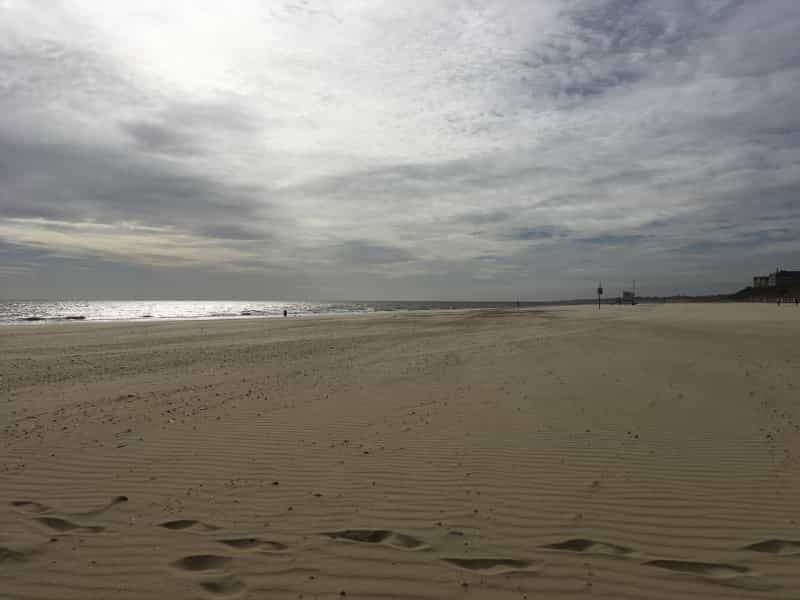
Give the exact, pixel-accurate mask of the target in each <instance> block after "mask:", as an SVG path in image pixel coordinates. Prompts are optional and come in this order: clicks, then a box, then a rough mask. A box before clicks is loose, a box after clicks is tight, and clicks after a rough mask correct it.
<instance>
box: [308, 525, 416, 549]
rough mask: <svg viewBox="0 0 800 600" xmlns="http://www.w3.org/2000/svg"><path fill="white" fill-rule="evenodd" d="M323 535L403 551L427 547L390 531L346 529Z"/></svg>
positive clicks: (408, 536)
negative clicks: (381, 545)
mask: <svg viewBox="0 0 800 600" xmlns="http://www.w3.org/2000/svg"><path fill="white" fill-rule="evenodd" d="M322 535H326V536H328V537H329V538H331V539H334V540H347V541H350V542H358V543H362V544H383V545H386V546H391V547H393V548H401V549H403V550H419V549H422V548H425V547H427V546H426V544H425V542H423V541H421V540H418V539H417V538H414V537H411V536H410V535H405V534H403V533H396V532H394V531H389V530H388V529H345V530H344V531H330V532H325V533H323V534H322Z"/></svg>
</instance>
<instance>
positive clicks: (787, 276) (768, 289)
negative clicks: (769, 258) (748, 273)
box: [753, 269, 800, 297]
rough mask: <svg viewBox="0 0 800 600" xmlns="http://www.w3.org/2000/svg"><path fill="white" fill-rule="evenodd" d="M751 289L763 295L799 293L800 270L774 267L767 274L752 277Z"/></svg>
mask: <svg viewBox="0 0 800 600" xmlns="http://www.w3.org/2000/svg"><path fill="white" fill-rule="evenodd" d="M753 289H754V290H755V291H756V292H758V293H761V294H766V296H764V297H772V296H775V295H776V294H777V295H779V296H780V295H785V294H795V295H796V294H798V293H800V271H786V270H783V269H775V271H774V272H772V273H770V274H769V275H756V276H755V277H753Z"/></svg>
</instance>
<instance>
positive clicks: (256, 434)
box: [0, 304, 800, 600]
mask: <svg viewBox="0 0 800 600" xmlns="http://www.w3.org/2000/svg"><path fill="white" fill-rule="evenodd" d="M799 365H800V309H796V308H795V307H794V306H783V307H780V308H778V307H776V306H774V305H757V304H749V305H660V306H656V305H652V306H646V305H640V306H636V307H604V308H603V310H601V311H598V310H597V309H596V308H592V307H580V308H561V309H548V310H539V311H523V312H505V313H503V312H464V313H439V314H432V313H431V314H416V315H388V316H387V315H372V316H364V317H336V318H332V317H331V318H290V319H279V320H235V321H194V322H149V323H127V324H126V323H123V324H119V323H118V324H93V323H72V324H66V325H52V326H33V325H25V326H14V327H4V328H2V329H0V426H1V428H0V598H3V599H4V600H5V599H7V598H13V599H34V598H36V599H60V600H73V599H74V600H78V599H80V600H88V599H93V598H103V599H106V598H114V599H119V600H123V599H131V600H133V599H137V600H138V599H142V598H171V599H179V598H208V599H211V600H213V599H216V598H252V599H257V598H270V599H282V598H293V599H294V598H301V597H302V598H341V597H347V598H365V599H366V598H500V599H502V598H556V599H559V598H564V599H566V598H585V597H587V596H589V595H590V596H593V597H599V598H692V597H695V598H797V597H798V594H800V394H798V387H800V371H798V366H799Z"/></svg>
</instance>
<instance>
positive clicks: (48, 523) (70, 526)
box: [34, 517, 105, 533]
mask: <svg viewBox="0 0 800 600" xmlns="http://www.w3.org/2000/svg"><path fill="white" fill-rule="evenodd" d="M34 520H35V521H37V522H39V523H41V524H42V525H44V526H45V527H47V528H48V529H50V530H52V531H56V532H58V533H100V532H101V531H105V527H101V526H100V525H80V524H78V523H73V522H72V521H67V520H66V519H60V518H58V517H36V519H34Z"/></svg>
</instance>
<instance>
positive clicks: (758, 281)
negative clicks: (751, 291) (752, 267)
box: [753, 275, 769, 288]
mask: <svg viewBox="0 0 800 600" xmlns="http://www.w3.org/2000/svg"><path fill="white" fill-rule="evenodd" d="M753 287H754V288H765V287H769V275H756V276H755V277H753Z"/></svg>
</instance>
